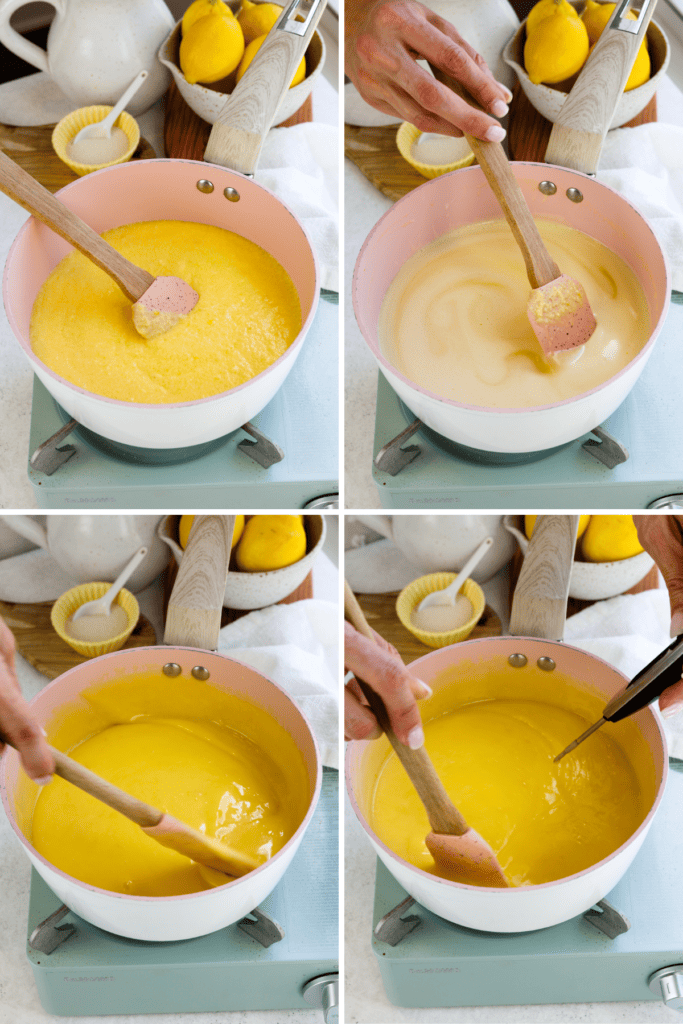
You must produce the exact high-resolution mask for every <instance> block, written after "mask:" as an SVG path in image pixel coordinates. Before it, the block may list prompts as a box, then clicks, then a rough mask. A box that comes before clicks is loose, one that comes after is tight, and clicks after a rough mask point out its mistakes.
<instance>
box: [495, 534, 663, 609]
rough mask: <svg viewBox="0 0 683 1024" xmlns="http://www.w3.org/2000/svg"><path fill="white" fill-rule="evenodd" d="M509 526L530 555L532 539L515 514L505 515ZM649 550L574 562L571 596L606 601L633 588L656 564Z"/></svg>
mask: <svg viewBox="0 0 683 1024" xmlns="http://www.w3.org/2000/svg"><path fill="white" fill-rule="evenodd" d="M503 525H504V526H505V529H506V530H508V531H509V533H511V534H512V536H513V537H515V538H516V540H517V543H518V544H519V547H520V550H521V552H522V554H524V555H526V551H527V548H528V547H529V541H528V540H527V539H526V537H525V536H524V534H523V533H522V531H521V530H519V529H518V527H517V525H516V523H515V517H514V516H505V517H504V518H503ZM654 564H655V563H654V561H653V560H652V558H651V557H650V555H648V553H647V551H641V553H640V554H639V555H634V556H633V558H623V559H621V561H619V562H574V564H573V565H572V572H571V576H570V578H569V596H570V597H575V598H576V599H577V600H579V601H604V600H605V599H606V598H608V597H616V596H617V594H623V593H624V592H625V591H626V590H630V588H631V587H634V586H635V585H636V583H640V581H641V580H642V579H643V577H644V576H647V574H648V573H649V571H650V569H651V568H652V566H653V565H654Z"/></svg>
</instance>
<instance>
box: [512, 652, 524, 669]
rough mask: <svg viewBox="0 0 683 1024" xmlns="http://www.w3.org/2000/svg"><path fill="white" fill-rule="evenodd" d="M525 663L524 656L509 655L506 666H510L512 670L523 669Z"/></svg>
mask: <svg viewBox="0 0 683 1024" xmlns="http://www.w3.org/2000/svg"><path fill="white" fill-rule="evenodd" d="M526 662H527V657H526V654H511V655H510V657H509V658H508V664H510V665H512V667H513V668H524V666H525V665H526Z"/></svg>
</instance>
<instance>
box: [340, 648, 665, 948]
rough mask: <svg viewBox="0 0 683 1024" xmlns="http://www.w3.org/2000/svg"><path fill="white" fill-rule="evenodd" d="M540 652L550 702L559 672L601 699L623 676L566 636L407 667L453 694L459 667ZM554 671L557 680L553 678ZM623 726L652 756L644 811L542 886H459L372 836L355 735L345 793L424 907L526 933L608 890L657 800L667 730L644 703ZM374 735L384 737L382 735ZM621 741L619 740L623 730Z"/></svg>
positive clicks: (366, 750) (425, 709)
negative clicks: (571, 871)
mask: <svg viewBox="0 0 683 1024" xmlns="http://www.w3.org/2000/svg"><path fill="white" fill-rule="evenodd" d="M519 652H522V653H524V654H525V655H526V656H527V658H528V666H527V667H525V668H521V669H514V668H511V667H509V665H508V663H507V659H508V657H509V655H511V654H515V653H519ZM540 657H551V658H552V659H553V660H554V661H555V662H556V665H557V668H556V669H555V672H545V673H543V675H545V676H546V678H547V685H548V688H549V695H548V699H549V701H552V690H553V684H554V683H555V684H557V682H558V679H559V677H560V676H561V677H563V678H565V679H566V678H567V677H568V678H569V679H570V680H571V683H570V684H569V685H571V686H573V685H574V682H575V685H576V687H577V689H578V690H580V691H584V692H587V693H589V694H593V695H597V694H599V695H601V697H602V696H604V698H605V702H606V701H607V700H608V699H609V698H610V697H612V696H613V695H614V694H615V693H617V692H619V691H621V690H622V689H623V688H624V686H625V685H626V683H627V682H628V680H627V679H626V677H625V676H623V675H622V674H621V673H620V672H618V671H617V670H616V669H614V668H612V666H611V665H608V664H607V663H606V662H604V661H602V660H601V659H599V658H596V657H594V656H593V655H589V654H586V653H585V652H584V651H580V650H578V649H577V648H574V647H569V646H567V645H566V644H563V643H557V642H552V641H549V640H537V639H529V638H527V637H495V638H487V639H483V640H472V641H467V642H464V643H460V644H455V645H454V646H452V647H445V648H442V649H441V650H437V651H433V652H431V653H430V654H427V655H425V656H424V657H423V658H419V659H418V660H417V661H414V662H412V663H411V666H410V668H411V671H413V670H414V672H415V674H416V675H418V676H419V678H420V679H422V680H424V682H426V683H427V684H428V685H429V686H430V687H432V689H433V690H434V695H435V696H434V698H431V699H430V700H434V699H435V698H437V695H438V693H439V691H440V690H443V689H444V688H447V687H448V688H451V687H453V688H454V689H453V694H454V699H456V698H455V694H456V693H457V690H456V689H455V686H457V675H458V671H460V672H462V673H463V676H464V675H465V674H470V673H475V674H476V673H477V672H490V673H496V672H498V673H502V672H507V675H506V676H505V678H506V680H508V679H509V680H511V681H514V678H515V673H516V672H520V673H523V672H530V671H539V672H540V671H541V670H540V669H538V670H537V669H536V668H535V665H536V661H537V659H538V658H540ZM465 666H466V668H465ZM555 674H557V677H558V679H554V676H555ZM519 678H520V679H521V678H522V677H521V676H520V677H519ZM513 685H514V684H513ZM512 695H514V694H513V693H512V692H511V696H512ZM429 703H430V701H423V702H422V713H423V716H424V718H425V719H426V720H427V719H428V718H429V716H430V712H429ZM456 703H457V699H456ZM624 725H626V722H620V723H618V724H617V725H616V726H614V725H611V724H610V723H608V724H607V725H605V726H603V728H606V729H620V728H622V727H623V726H624ZM627 728H629V729H630V730H637V735H636V739H637V742H638V743H639V744H640V745H641V754H642V750H644V749H645V748H642V744H643V743H644V744H645V745H646V748H647V750H648V751H649V756H650V757H651V763H652V771H653V779H654V784H653V801H652V805H651V807H650V810H649V813H648V814H647V815H646V817H645V819H644V821H643V822H642V824H641V825H640V826H639V827H638V828H637V829H636V831H635V832H634V833H633V835H632V836H631V837H630V839H628V841H627V842H625V843H624V844H623V845H622V846H620V847H619V848H618V849H617V850H615V851H614V853H612V854H611V855H610V856H609V857H606V858H605V859H604V860H602V861H599V862H598V863H597V864H594V865H593V866H592V867H590V868H588V869H586V870H585V871H581V872H579V873H578V874H575V875H571V876H569V877H567V878H562V879H559V880H557V881H554V882H548V883H546V884H544V885H534V886H525V887H519V888H510V889H489V888H483V887H478V886H471V885H462V884H459V883H456V882H450V881H446V880H444V879H441V878H437V877H436V876H435V875H430V874H429V873H428V872H426V871H422V870H420V869H419V868H416V867H414V866H413V865H411V864H409V863H408V862H407V861H405V860H403V858H401V857H399V856H398V855H397V854H395V853H394V852H393V851H392V850H390V849H389V848H388V847H387V846H386V845H385V844H384V843H383V842H382V841H381V840H380V839H379V838H378V837H377V836H376V835H375V833H374V832H373V830H372V827H371V825H370V824H369V821H368V808H369V793H370V791H371V788H372V786H373V783H374V781H375V778H376V775H375V768H373V767H372V766H370V765H369V761H370V756H371V750H370V748H371V747H372V743H371V742H368V741H363V742H353V743H350V744H349V745H348V750H347V757H346V779H347V787H348V791H349V796H350V798H351V803H352V806H353V809H354V811H355V813H356V816H357V817H358V820H359V822H360V824H361V825H362V827H363V829H364V830H365V832H366V834H367V836H368V839H369V840H370V842H371V844H372V846H373V847H374V849H375V851H376V852H377V855H378V857H380V859H381V860H382V861H383V863H384V864H385V865H386V867H387V869H388V870H389V871H390V872H391V874H392V875H393V876H394V878H396V880H397V881H398V882H399V883H400V884H401V885H402V886H403V888H404V889H405V890H406V892H408V893H409V894H410V895H411V896H413V897H414V898H415V899H416V900H417V901H418V903H421V904H422V905H423V906H424V907H426V908H427V909H428V910H431V911H432V912H433V913H435V914H438V915H439V916H440V917H443V918H445V919H446V920H447V921H453V922H454V923H455V924H459V925H463V926H465V927H467V928H475V929H478V930H481V931H490V932H524V931H533V930H535V929H538V928H548V927H551V926H552V925H555V924H559V923H560V922H562V921H568V920H570V919H571V918H573V917H576V916H577V915H578V914H581V913H583V912H584V911H586V910H588V909H589V907H591V906H593V904H594V903H596V902H597V901H598V900H600V899H602V898H603V897H604V896H606V895H607V893H608V892H609V891H610V890H611V889H612V888H613V887H614V886H615V885H616V884H617V882H618V881H619V880H620V879H621V878H622V876H623V875H624V874H625V872H626V870H627V869H628V867H629V865H630V864H631V862H632V861H633V858H634V857H635V855H636V854H637V852H638V850H639V849H640V847H641V845H642V843H643V841H644V839H645V836H646V835H647V833H648V831H649V829H650V826H651V824H652V821H653V818H654V815H655V813H656V811H657V808H658V807H659V803H660V800H661V797H662V795H663V792H664V786H665V783H666V777H667V772H668V761H667V750H666V740H665V738H664V733H663V732H662V729H661V727H660V725H659V722H658V720H657V718H656V716H655V715H654V714H653V713H652V711H650V710H649V709H644V710H643V711H639V712H638V713H637V715H635V716H633V717H632V719H631V722H630V724H629V725H628V726H627ZM631 739H633V733H631ZM375 742H379V743H386V741H385V740H380V741H375ZM620 742H622V743H623V737H622V739H621V741H620ZM388 749H389V748H388V744H387V750H388ZM558 753H559V751H558ZM375 764H376V762H375Z"/></svg>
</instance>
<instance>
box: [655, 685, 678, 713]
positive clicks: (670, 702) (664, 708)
mask: <svg viewBox="0 0 683 1024" xmlns="http://www.w3.org/2000/svg"><path fill="white" fill-rule="evenodd" d="M659 710H660V711H661V712H662V715H663V716H664V718H673V716H674V715H677V714H678V713H679V711H683V679H681V680H679V682H677V683H674V685H673V686H669V687H667V689H666V690H664V692H663V693H662V694H661V695H660V697H659Z"/></svg>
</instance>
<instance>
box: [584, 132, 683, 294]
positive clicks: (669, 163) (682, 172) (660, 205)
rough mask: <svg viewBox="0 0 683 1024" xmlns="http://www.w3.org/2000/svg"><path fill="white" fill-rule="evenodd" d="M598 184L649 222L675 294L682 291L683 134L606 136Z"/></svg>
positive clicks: (627, 133)
mask: <svg viewBox="0 0 683 1024" xmlns="http://www.w3.org/2000/svg"><path fill="white" fill-rule="evenodd" d="M597 180H598V181H600V182H602V183H603V184H604V185H609V186H611V188H614V189H616V190H617V192H620V193H621V194H622V195H623V196H624V197H625V198H626V199H628V200H629V202H631V203H633V205H634V206H635V207H636V208H637V209H638V210H639V211H640V213H642V214H643V216H645V217H646V218H647V219H648V221H649V222H650V224H651V225H652V229H653V231H654V232H655V234H656V236H657V239H658V241H659V243H660V245H661V247H662V249H663V250H664V252H665V253H666V255H667V257H668V260H669V266H670V268H671V277H672V280H671V285H672V288H675V289H676V290H677V291H683V200H682V199H681V197H683V128H680V127H678V125H672V124H663V123H657V122H655V123H652V124H641V125H638V126H637V127H635V128H616V129H615V130H614V131H611V132H608V134H607V138H606V139H605V142H604V144H603V147H602V153H601V155H600V164H599V167H598V172H597Z"/></svg>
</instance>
